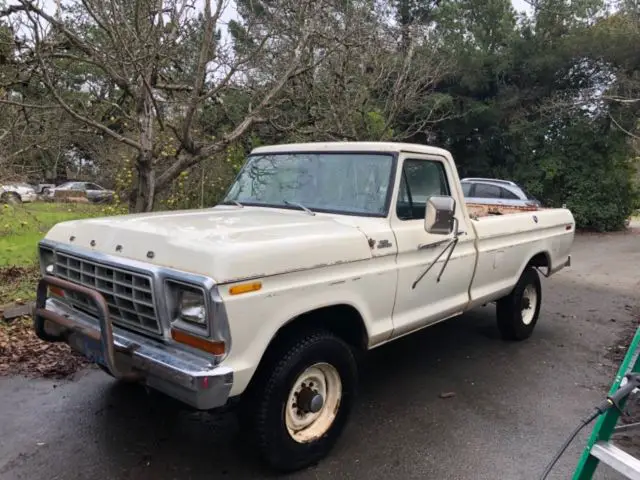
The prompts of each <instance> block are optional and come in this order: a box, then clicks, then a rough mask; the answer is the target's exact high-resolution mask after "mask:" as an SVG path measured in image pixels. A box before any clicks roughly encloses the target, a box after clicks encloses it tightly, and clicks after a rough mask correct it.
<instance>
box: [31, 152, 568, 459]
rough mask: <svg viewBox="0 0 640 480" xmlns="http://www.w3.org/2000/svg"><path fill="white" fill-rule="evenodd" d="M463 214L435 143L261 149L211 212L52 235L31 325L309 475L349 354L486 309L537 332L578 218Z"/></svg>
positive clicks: (343, 392)
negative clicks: (233, 421)
mask: <svg viewBox="0 0 640 480" xmlns="http://www.w3.org/2000/svg"><path fill="white" fill-rule="evenodd" d="M471 207H472V206H471V205H465V203H464V197H463V194H462V188H461V185H460V180H459V178H458V173H457V170H456V166H455V164H454V161H453V159H452V157H451V154H450V153H449V152H448V151H446V150H442V149H440V148H435V147H430V146H425V145H415V144H402V143H376V142H372V143H365V142H335V143H309V144H291V145H278V146H268V147H260V148H257V149H255V150H253V151H252V152H251V154H250V156H249V157H248V159H247V162H246V164H245V166H244V167H243V169H242V171H241V172H240V174H239V175H238V177H237V179H236V180H235V182H234V183H233V185H232V186H231V188H230V190H229V192H228V194H227V196H226V199H225V201H224V202H222V204H220V205H218V206H216V207H214V208H208V209H201V210H191V211H179V212H157V213H151V214H137V215H125V216H119V217H110V218H101V219H89V220H79V221H72V222H64V223H60V224H58V225H56V226H55V227H53V228H52V229H51V231H49V232H48V234H47V235H46V238H45V239H44V240H42V242H41V244H40V247H39V251H40V261H41V267H42V274H43V276H42V280H41V282H40V284H39V287H38V296H37V305H36V308H35V311H34V320H35V329H36V331H37V333H38V335H39V336H40V337H41V338H42V339H44V340H47V341H52V342H55V341H63V342H67V343H68V344H69V345H71V346H72V348H74V349H76V350H78V351H80V352H82V353H83V354H84V355H86V356H87V357H89V358H90V359H91V360H93V361H95V362H96V363H97V364H98V365H100V366H101V367H102V368H103V369H104V370H105V371H107V372H108V373H110V374H111V375H112V376H114V377H116V378H119V379H124V380H129V381H135V382H140V383H143V384H145V385H147V386H149V387H151V388H153V389H156V390H159V391H161V392H164V393H165V394H167V395H170V396H171V397H174V398H176V399H179V400H181V401H182V402H184V403H186V404H188V405H189V406H191V407H194V408H196V409H214V408H217V407H222V406H226V405H235V406H237V407H238V408H239V412H240V414H241V418H242V419H243V420H244V421H243V422H242V424H243V425H245V426H247V427H248V431H249V432H250V433H251V438H252V439H253V440H254V441H255V444H256V446H257V451H259V452H260V453H261V456H262V457H263V458H264V459H265V460H266V461H267V462H268V463H269V464H270V465H271V466H273V467H275V468H277V469H281V470H295V469H300V468H304V467H306V466H308V465H310V464H312V463H314V462H317V461H318V460H319V459H321V458H322V457H323V456H325V455H326V454H327V453H328V451H329V450H330V448H331V447H332V446H333V445H334V443H335V441H336V440H337V438H338V437H339V435H340V433H341V431H342V430H343V428H344V427H345V424H346V422H347V418H348V416H349V412H350V410H351V407H352V405H353V403H354V398H355V395H356V385H357V377H358V374H357V363H356V360H355V359H356V357H357V353H358V352H359V351H365V350H369V349H372V348H375V347H379V346H381V345H384V344H385V343H387V342H390V341H392V340H394V339H397V338H399V337H402V336H404V335H407V334H409V333H412V332H415V331H417V330H420V329H422V328H424V327H427V326H430V325H433V324H435V323H437V322H440V321H443V320H445V319H448V318H451V317H454V316H457V315H460V314H462V313H463V312H466V311H468V310H470V309H472V308H475V307H478V306H482V305H484V304H487V303H489V302H494V301H495V302H496V303H497V328H498V329H499V331H500V332H501V334H502V336H503V337H504V338H506V339H511V340H523V339H525V338H527V337H529V336H530V335H531V333H532V331H533V329H534V326H535V324H536V321H537V320H538V314H539V312H540V304H541V299H542V296H541V285H540V278H539V272H541V273H543V274H544V275H545V276H548V275H551V274H553V273H554V272H557V271H558V270H560V269H562V268H563V267H565V266H567V265H569V264H570V249H571V245H572V243H573V238H574V230H575V223H574V219H573V216H572V214H571V212H570V211H568V210H566V209H540V208H536V207H533V208H531V209H528V210H526V209H525V210H515V211H514V212H511V213H509V212H502V213H503V214H501V215H491V214H489V213H487V208H483V207H482V206H473V208H471ZM470 210H471V211H475V212H476V214H474V215H470V213H469V212H470ZM494 213H495V212H494ZM498 213H500V212H498ZM389 387H390V388H393V386H392V385H390V386H389ZM236 400H237V401H236Z"/></svg>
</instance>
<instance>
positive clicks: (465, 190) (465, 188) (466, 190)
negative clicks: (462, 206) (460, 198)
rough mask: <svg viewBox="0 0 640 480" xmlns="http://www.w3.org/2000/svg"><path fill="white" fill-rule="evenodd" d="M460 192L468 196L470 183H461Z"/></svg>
mask: <svg viewBox="0 0 640 480" xmlns="http://www.w3.org/2000/svg"><path fill="white" fill-rule="evenodd" d="M462 194H463V195H464V196H465V197H468V196H470V195H471V184H470V183H463V184H462Z"/></svg>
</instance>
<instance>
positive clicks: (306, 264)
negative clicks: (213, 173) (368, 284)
mask: <svg viewBox="0 0 640 480" xmlns="http://www.w3.org/2000/svg"><path fill="white" fill-rule="evenodd" d="M46 238H47V240H51V241H55V242H62V243H65V244H70V245H74V246H75V247H77V248H80V249H84V250H86V251H87V252H91V251H96V252H101V253H105V254H109V255H112V256H115V257H121V258H128V259H132V260H137V261H142V262H147V263H152V264H154V265H159V266H164V267H169V268H175V269H177V270H181V271H185V272H191V273H197V274H200V275H206V276H208V277H210V278H212V279H213V280H214V281H216V282H218V283H228V282H233V281H238V280H244V279H250V278H257V277H263V276H268V275H276V274H281V273H286V272H291V271H295V270H305V269H310V268H315V267H321V266H329V265H335V264H338V263H344V262H353V261H358V260H365V259H368V258H371V256H372V253H371V248H370V246H369V243H368V239H367V237H366V236H365V235H364V233H362V232H361V231H360V230H359V228H358V227H357V226H356V225H353V224H351V225H350V224H349V222H340V221H339V220H337V219H336V218H334V217H331V216H326V215H321V214H318V215H315V216H311V215H308V214H307V213H305V212H302V211H297V210H295V211H294V210H292V211H289V210H280V209H269V208H254V207H245V208H239V207H236V206H218V207H215V208H212V209H207V210H188V211H179V212H157V213H149V214H135V215H123V216H119V217H108V218H96V219H87V220H76V221H71V222H63V223H59V224H57V225H56V226H54V227H53V228H52V229H51V230H50V231H49V233H48V234H47V236H46ZM72 238H73V239H72ZM150 252H153V253H150Z"/></svg>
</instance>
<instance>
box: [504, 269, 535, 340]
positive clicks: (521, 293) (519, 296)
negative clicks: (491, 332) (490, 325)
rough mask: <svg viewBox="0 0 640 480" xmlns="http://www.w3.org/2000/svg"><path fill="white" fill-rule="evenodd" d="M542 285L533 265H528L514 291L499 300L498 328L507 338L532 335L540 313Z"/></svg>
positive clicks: (512, 338) (513, 338) (521, 338)
mask: <svg viewBox="0 0 640 480" xmlns="http://www.w3.org/2000/svg"><path fill="white" fill-rule="evenodd" d="M541 303H542V286H541V284H540V276H539V275H538V272H537V271H536V270H535V269H534V268H533V267H527V268H526V269H525V270H524V272H522V275H521V276H520V279H519V280H518V283H516V286H515V287H514V289H513V291H512V292H511V293H510V294H509V295H507V296H506V297H504V298H501V299H500V300H498V303H497V308H496V314H497V320H498V329H499V330H500V333H501V335H502V338H504V339H505V340H525V339H527V338H529V337H530V336H531V334H532V333H533V329H534V328H535V326H536V323H537V321H538V316H539V315H540V305H541Z"/></svg>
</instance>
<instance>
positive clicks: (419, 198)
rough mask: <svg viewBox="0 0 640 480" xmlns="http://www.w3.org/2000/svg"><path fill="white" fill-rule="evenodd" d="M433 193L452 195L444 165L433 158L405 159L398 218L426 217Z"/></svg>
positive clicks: (419, 218) (417, 218)
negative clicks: (426, 208)
mask: <svg viewBox="0 0 640 480" xmlns="http://www.w3.org/2000/svg"><path fill="white" fill-rule="evenodd" d="M432 195H450V191H449V183H448V182H447V175H446V172H445V170H444V165H443V164H442V163H441V162H437V161H432V160H411V159H409V160H405V162H404V165H403V166H402V178H401V179H400V190H399V192H398V202H397V205H396V213H397V215H398V218H399V219H401V220H422V219H424V211H425V207H426V204H427V199H428V198H429V197H431V196H432Z"/></svg>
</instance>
